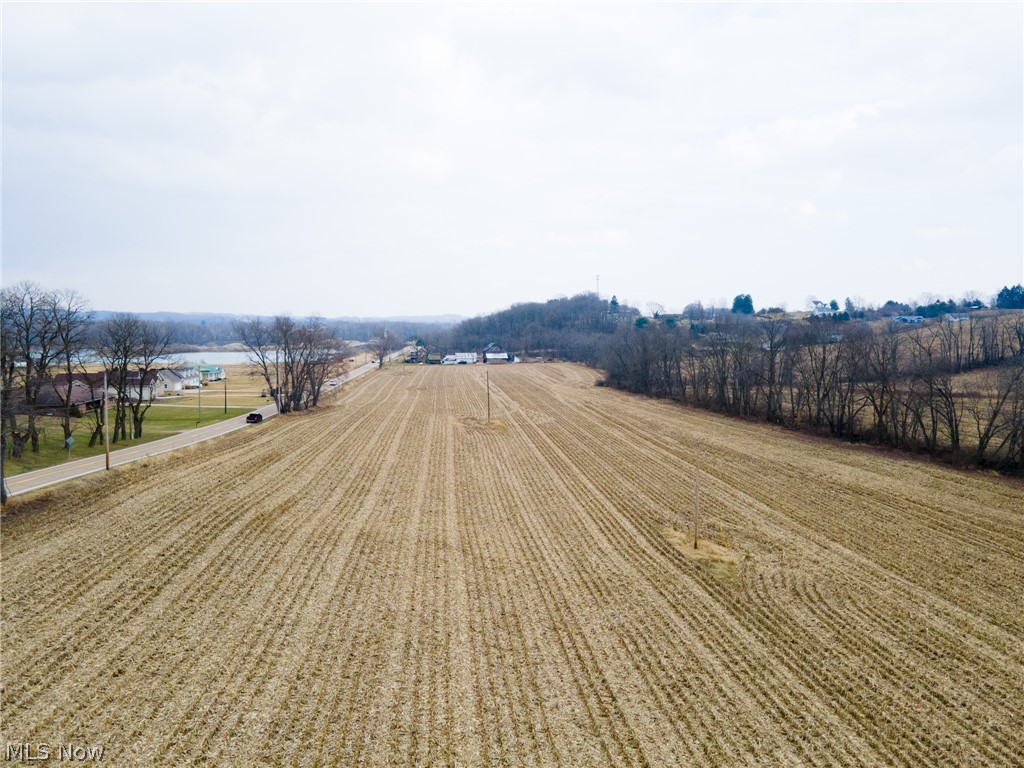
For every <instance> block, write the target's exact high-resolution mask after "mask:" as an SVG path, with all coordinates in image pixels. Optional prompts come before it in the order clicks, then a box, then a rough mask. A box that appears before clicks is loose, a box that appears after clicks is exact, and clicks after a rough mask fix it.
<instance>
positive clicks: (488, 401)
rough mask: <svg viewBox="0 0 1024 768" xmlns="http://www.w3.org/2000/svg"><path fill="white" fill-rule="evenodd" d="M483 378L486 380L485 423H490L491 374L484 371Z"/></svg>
mask: <svg viewBox="0 0 1024 768" xmlns="http://www.w3.org/2000/svg"><path fill="white" fill-rule="evenodd" d="M484 376H485V377H486V378H487V423H488V424H490V423H491V372H490V371H484Z"/></svg>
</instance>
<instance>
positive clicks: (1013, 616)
mask: <svg viewBox="0 0 1024 768" xmlns="http://www.w3.org/2000/svg"><path fill="white" fill-rule="evenodd" d="M595 378H596V374H595V373H594V372H593V371H590V370H588V369H585V368H581V367H577V366H569V365H560V364H559V365H535V366H525V365H524V366H503V367H498V368H495V369H494V370H492V371H490V383H491V408H492V414H493V416H494V421H495V422H497V423H496V424H493V425H488V424H487V423H486V421H485V420H484V418H483V417H484V408H485V389H484V370H483V369H482V367H461V366H460V367H451V368H441V367H433V366H431V367H427V366H416V367H411V366H407V367H402V366H393V367H390V368H386V369H385V370H384V371H380V372H375V373H373V374H372V375H368V376H365V377H363V378H362V379H360V380H358V381H356V382H353V383H352V384H349V385H346V386H345V387H344V388H343V391H342V392H341V393H340V394H339V395H338V396H337V397H336V398H332V400H331V401H330V405H328V406H327V407H324V408H321V409H319V410H318V411H316V412H312V413H308V414H302V415H291V416H285V417H279V418H276V419H273V420H271V421H270V422H268V423H266V424H264V425H261V426H260V427H259V428H253V429H251V430H245V431H243V432H240V433H235V434H233V435H231V436H228V437H225V438H221V439H219V440H217V441H214V442H212V443H209V444H205V445H203V446H198V447H195V448H193V449H189V450H187V451H183V452H181V453H178V454H173V455H168V456H165V457H161V458H157V459H155V460H151V461H148V462H147V463H146V464H145V465H141V464H140V465H132V466H131V467H130V468H127V469H121V470H117V471H114V472H112V473H111V474H110V476H109V477H99V476H93V477H90V478H88V479H86V480H83V481H78V482H76V483H74V484H70V485H67V486H64V487H61V488H58V489H56V490H48V491H46V492H43V493H40V494H36V495H34V496H27V497H24V498H18V499H15V500H14V502H13V503H12V504H11V505H9V507H8V508H7V510H6V512H5V517H4V520H3V526H2V565H3V584H2V618H3V630H2V632H3V692H2V705H3V710H2V712H3V739H4V740H5V741H6V742H9V743H16V744H17V743H24V742H30V743H34V744H38V743H46V744H49V745H57V744H60V743H75V744H94V745H102V746H104V747H105V753H104V761H105V762H106V763H107V764H112V765H147V766H148V765H231V766H250V765H253V766H255V765H288V766H305V765H339V766H348V765H380V766H384V765H407V766H412V765H452V766H455V765H459V766H467V765H505V764H510V765H544V766H546V765H566V766H606V765H652V766H667V765H721V766H743V765H761V766H768V765H771V766H775V765H790V766H807V765H844V766H847V765H848V766H951V765H975V766H1011V765H1020V756H1021V754H1024V693H1022V691H1024V641H1022V638H1024V610H1022V605H1021V595H1022V594H1024V546H1022V545H1024V525H1022V521H1024V520H1022V517H1024V513H1022V507H1024V504H1022V499H1024V486H1022V484H1021V483H1019V482H1015V481H1011V480H1007V479H1002V478H996V477H989V476H987V475H982V474H966V473H962V472H955V471H953V470H950V469H948V468H945V467H941V466H935V465H931V464H927V463H924V462H920V461H914V460H912V459H905V458H903V457H901V456H893V455H887V454H884V453H881V452H877V451H874V450H870V449H862V448H857V447H851V446H844V445H834V444H831V443H828V442H824V441H818V440H814V439H810V438H806V437H803V438H800V437H795V436H793V435H791V434H789V433H786V432H784V431H782V430H777V429H774V428H770V427H764V426H759V425H750V424H746V423H742V422H738V421H734V420H729V419H727V418H721V417H717V416H715V415H711V414H707V413H701V412H696V411H690V410H686V409H681V408H679V407H678V406H675V405H673V404H670V403H665V402H656V401H650V400H644V399H640V398H636V397H632V396H629V395H625V394H622V393H618V392H613V391H610V390H607V389H598V388H595V387H594V386H593V383H594V380H595ZM697 438H699V439H700V440H701V441H702V449H701V470H702V471H701V507H702V530H701V538H702V539H704V540H705V541H704V545H703V546H704V550H705V555H707V556H706V557H697V558H693V557H691V556H689V555H687V554H686V553H684V551H683V550H684V549H685V547H686V543H687V541H689V542H690V543H691V546H692V538H690V537H692V531H691V529H690V528H689V522H690V519H691V510H692V504H693V491H694V485H693V479H694V469H693V463H694V460H695V451H694V447H693V446H694V442H695V440H696V439H697ZM52 749H54V751H55V750H56V747H55V746H54V747H52Z"/></svg>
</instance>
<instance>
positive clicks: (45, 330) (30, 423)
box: [0, 282, 60, 456]
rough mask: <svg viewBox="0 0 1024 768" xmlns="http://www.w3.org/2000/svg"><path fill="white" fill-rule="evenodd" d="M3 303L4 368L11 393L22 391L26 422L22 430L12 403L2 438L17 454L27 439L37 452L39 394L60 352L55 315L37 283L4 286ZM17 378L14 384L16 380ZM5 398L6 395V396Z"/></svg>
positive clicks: (47, 295)
mask: <svg viewBox="0 0 1024 768" xmlns="http://www.w3.org/2000/svg"><path fill="white" fill-rule="evenodd" d="M0 302H2V314H3V319H2V321H0V322H2V326H3V335H4V337H5V339H4V348H5V353H6V355H7V357H8V360H5V368H6V367H8V366H9V367H10V368H9V380H5V382H4V384H5V391H6V387H7V386H8V385H9V386H10V387H11V389H10V395H13V394H14V389H15V387H18V388H20V390H21V392H22V394H23V400H22V403H21V406H22V408H21V410H23V412H24V414H25V417H26V421H27V425H26V429H25V431H24V432H23V431H21V430H20V429H19V427H18V424H17V411H18V408H17V407H16V406H14V404H13V403H12V404H11V406H9V407H8V409H7V410H6V411H5V413H4V415H5V417H6V419H5V423H4V425H3V427H4V429H3V433H4V437H5V438H6V436H7V435H8V434H9V435H10V436H11V440H12V444H13V448H14V455H15V456H20V455H21V453H22V450H23V449H24V445H25V443H26V442H29V441H31V444H32V451H33V452H34V453H38V452H39V429H38V427H37V426H36V416H37V405H38V399H39V393H40V391H41V390H42V388H43V387H44V386H46V385H47V384H49V382H50V376H51V374H52V370H51V369H52V367H53V364H54V363H55V362H56V361H57V360H58V359H59V355H60V334H59V332H58V328H57V323H56V318H55V316H54V311H53V309H54V301H53V295H52V293H51V292H49V291H47V290H45V289H43V288H42V287H40V286H39V285H36V284H35V283H30V282H22V283H18V284H16V285H13V286H11V287H10V288H5V289H3V296H2V299H0ZM16 380H17V383H16ZM5 399H6V398H5Z"/></svg>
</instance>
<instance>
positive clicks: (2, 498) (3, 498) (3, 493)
mask: <svg viewBox="0 0 1024 768" xmlns="http://www.w3.org/2000/svg"><path fill="white" fill-rule="evenodd" d="M2 410H3V393H2V392H0V411H2ZM6 455H7V433H6V432H4V434H3V439H2V440H0V504H6V503H7V472H6V471H5V470H4V457H5V456H6Z"/></svg>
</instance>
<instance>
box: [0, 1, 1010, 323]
mask: <svg viewBox="0 0 1024 768" xmlns="http://www.w3.org/2000/svg"><path fill="white" fill-rule="evenodd" d="M1022 7H1024V6H1022V4H1021V3H1019V2H1013V3H998V4H996V3H993V4H981V3H963V4H945V3H943V4H939V3H935V4H930V3H917V4H897V3H877V4H866V3H850V4H824V5H822V4H742V5H740V4H737V5H728V4H713V5H712V4H651V5H643V4H637V3H629V4H621V5H619V4H594V5H586V4H546V3H542V4H518V3H508V4H375V3H369V4H334V3H319V4H298V3H287V4H257V3H223V4H217V3H174V2H169V3H161V4H150V3H145V4H131V3H125V4H115V3H111V4H103V3H87V4H39V3H34V4H33V3H29V4H17V3H11V2H4V4H3V9H2V13H3V19H2V21H3V39H2V44H3V53H2V56H3V62H2V63H3V283H4V284H5V285H10V284H12V283H14V282H17V281H19V280H25V279H28V280H33V281H35V282H38V283H40V284H42V285H43V286H45V287H48V288H65V287H67V288H75V289H77V290H78V291H79V292H80V293H81V294H83V295H84V296H85V297H86V298H87V299H88V300H89V301H90V303H91V304H92V306H93V307H94V308H96V309H110V310H126V311H139V312H141V311H156V310H168V311H182V312H187V311H209V312H232V313H240V314H275V313H279V312H289V313H292V314H296V315H305V314H310V313H319V314H323V315H326V316H341V315H358V316H383V315H427V314H438V313H455V314H462V315H475V314H479V313H485V312H491V311H495V310H499V309H502V308H505V307H507V306H509V305H511V304H513V303H516V302H522V301H537V300H545V299H548V298H552V297H555V296H559V295H567V296H568V295H573V294H576V293H580V292H584V291H593V290H596V289H597V288H598V283H597V279H596V275H600V284H599V285H600V293H601V295H602V296H603V297H605V298H610V296H611V295H612V294H616V295H617V296H618V298H619V300H620V301H623V302H630V303H633V304H634V305H636V306H640V307H644V306H646V304H647V303H648V302H657V303H660V304H662V305H664V306H665V307H666V308H667V309H668V310H670V311H674V310H680V309H682V307H683V306H684V305H685V304H688V303H689V302H691V301H695V300H701V301H703V302H705V303H708V302H715V303H717V302H720V301H721V302H725V303H726V304H730V303H731V301H732V297H734V296H735V295H736V294H738V293H750V294H751V295H752V296H753V299H754V305H755V307H764V306H769V305H785V306H786V307H787V308H789V309H791V310H793V309H803V308H804V307H805V306H806V304H807V301H808V298H809V297H812V296H813V297H815V298H820V299H824V300H828V299H832V298H835V299H838V300H839V301H840V303H842V301H843V299H844V298H845V297H847V296H850V297H860V298H862V299H863V300H864V301H866V302H869V303H882V302H884V301H885V300H886V299H889V298H894V299H908V298H920V297H922V296H923V295H925V294H932V295H935V296H938V297H942V298H947V297H950V296H953V297H957V298H958V297H960V296H962V295H963V294H964V292H965V291H968V290H973V291H976V292H977V293H978V294H979V295H980V296H981V297H982V298H985V299H987V298H988V297H990V296H991V295H992V294H994V293H995V292H997V291H998V290H999V289H1000V288H1001V287H1002V286H1003V285H1005V284H1013V283H1017V282H1021V281H1022V280H1024V160H1022V147H1021V144H1022V136H1024V45H1022V40H1024V16H1022Z"/></svg>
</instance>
